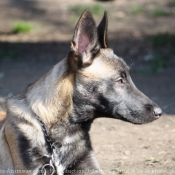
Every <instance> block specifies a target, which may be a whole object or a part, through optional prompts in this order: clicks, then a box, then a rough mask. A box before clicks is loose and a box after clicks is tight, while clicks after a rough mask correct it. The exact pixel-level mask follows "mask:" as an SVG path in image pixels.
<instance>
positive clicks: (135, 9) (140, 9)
mask: <svg viewBox="0 0 175 175" xmlns="http://www.w3.org/2000/svg"><path fill="white" fill-rule="evenodd" d="M144 12H145V9H144V8H143V7H141V6H133V7H132V8H131V13H132V14H133V15H139V14H142V13H144Z"/></svg>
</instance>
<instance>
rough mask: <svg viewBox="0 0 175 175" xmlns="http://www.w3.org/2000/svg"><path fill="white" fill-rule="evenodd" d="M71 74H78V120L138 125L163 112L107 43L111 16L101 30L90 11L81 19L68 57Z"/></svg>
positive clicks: (76, 105)
mask: <svg viewBox="0 0 175 175" xmlns="http://www.w3.org/2000/svg"><path fill="white" fill-rule="evenodd" d="M68 65H69V73H71V74H74V77H75V90H74V94H73V104H74V105H75V107H74V113H76V115H75V116H74V118H73V119H74V120H75V121H76V122H81V121H86V120H90V119H94V118H95V117H98V116H100V115H105V116H108V117H112V118H117V119H121V120H125V121H129V122H132V123H135V124H142V123H147V122H151V121H153V120H155V119H157V118H159V117H160V116H161V113H162V111H161V109H160V108H159V107H158V106H157V105H156V104H155V103H153V102H152V101H151V100H150V99H149V98H148V97H147V96H145V95H144V94H143V93H142V92H140V91H139V90H138V89H137V88H136V87H135V85H134V83H133V82H132V80H131V77H130V73H129V67H128V66H127V65H126V63H125V62H124V61H123V59H121V58H119V57H117V56H116V55H115V54H114V53H113V51H112V49H110V48H108V44H107V13H106V12H105V13H104V16H103V19H102V21H101V22H100V24H99V26H98V28H97V27H96V24H95V21H94V19H93V17H92V15H91V13H90V12H89V11H85V12H84V13H83V14H82V16H81V17H80V19H79V21H78V23H77V26H76V28H75V32H74V36H73V40H72V42H71V51H70V53H69V55H68Z"/></svg>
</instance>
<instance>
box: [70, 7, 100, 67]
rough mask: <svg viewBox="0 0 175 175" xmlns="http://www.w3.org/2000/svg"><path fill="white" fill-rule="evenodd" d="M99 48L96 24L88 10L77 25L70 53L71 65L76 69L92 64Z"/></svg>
mask: <svg viewBox="0 0 175 175" xmlns="http://www.w3.org/2000/svg"><path fill="white" fill-rule="evenodd" d="M99 49H100V46H99V43H98V34H97V27H96V24H95V21H94V19H93V17H92V15H91V13H90V12H89V11H87V10H86V11H85V12H84V13H83V14H82V16H81V17H80V19H79V21H78V23H77V25H76V27H75V32H74V36H73V39H72V42H71V51H70V53H69V66H71V68H73V69H74V70H75V69H77V68H78V67H86V66H88V65H90V64H91V63H92V61H93V58H94V56H95V54H96V53H97V52H98V50H99Z"/></svg>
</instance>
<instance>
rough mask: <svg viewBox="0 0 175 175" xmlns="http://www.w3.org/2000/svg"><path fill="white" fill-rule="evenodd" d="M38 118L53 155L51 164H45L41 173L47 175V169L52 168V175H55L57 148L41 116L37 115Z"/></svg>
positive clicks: (48, 149) (48, 148) (49, 150)
mask: <svg viewBox="0 0 175 175" xmlns="http://www.w3.org/2000/svg"><path fill="white" fill-rule="evenodd" d="M36 118H37V120H38V121H39V123H40V125H41V128H42V130H43V133H44V138H45V142H46V143H47V151H48V152H49V153H50V154H51V158H50V161H49V163H48V164H45V165H43V166H42V167H41V172H42V174H43V175H46V174H47V170H46V168H47V167H48V168H50V175H53V174H54V173H55V157H56V156H57V153H56V147H55V146H54V144H53V143H52V141H51V139H50V137H49V135H48V133H47V130H46V126H45V124H44V123H43V122H42V121H41V119H40V118H39V116H37V115H36Z"/></svg>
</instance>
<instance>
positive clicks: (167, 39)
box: [151, 33, 175, 47]
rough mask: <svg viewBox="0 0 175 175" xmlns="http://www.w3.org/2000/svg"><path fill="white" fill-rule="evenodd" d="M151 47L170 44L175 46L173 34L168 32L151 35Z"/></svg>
mask: <svg viewBox="0 0 175 175" xmlns="http://www.w3.org/2000/svg"><path fill="white" fill-rule="evenodd" d="M151 40H152V44H153V47H156V46H165V45H170V46H173V47H175V35H172V34H169V33H158V34H156V35H154V36H151Z"/></svg>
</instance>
